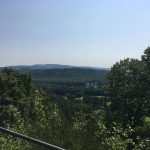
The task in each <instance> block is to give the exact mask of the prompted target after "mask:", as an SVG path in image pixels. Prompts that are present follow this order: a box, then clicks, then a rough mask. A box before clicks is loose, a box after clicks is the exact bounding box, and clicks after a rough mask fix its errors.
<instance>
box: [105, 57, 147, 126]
mask: <svg viewBox="0 0 150 150" xmlns="http://www.w3.org/2000/svg"><path fill="white" fill-rule="evenodd" d="M142 71H143V66H142V63H141V61H139V60H136V59H125V60H122V61H120V62H117V63H116V64H115V65H113V67H112V68H111V71H110V72H109V74H108V76H107V84H106V90H107V92H108V93H109V97H110V102H111V105H110V110H111V111H110V112H111V114H110V116H112V120H113V121H115V122H118V123H122V125H124V126H126V125H127V124H128V123H130V124H131V125H133V126H136V125H138V124H141V123H142V117H143V116H144V112H143V109H144V108H145V104H143V93H142V92H141V82H142V81H141V72H142Z"/></svg>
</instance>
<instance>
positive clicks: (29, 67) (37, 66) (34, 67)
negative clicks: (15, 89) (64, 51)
mask: <svg viewBox="0 0 150 150" xmlns="http://www.w3.org/2000/svg"><path fill="white" fill-rule="evenodd" d="M7 68H11V69H15V70H19V71H20V70H25V71H27V70H37V69H43V70H44V69H62V68H82V69H95V70H110V69H109V68H98V67H90V66H71V65H62V64H35V65H19V66H7Z"/></svg>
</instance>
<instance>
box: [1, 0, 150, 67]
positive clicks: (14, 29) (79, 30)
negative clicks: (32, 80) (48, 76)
mask: <svg viewBox="0 0 150 150" xmlns="http://www.w3.org/2000/svg"><path fill="white" fill-rule="evenodd" d="M149 6H150V1H149V0H0V66H10V65H32V64H66V65H75V66H93V67H111V66H112V65H113V64H114V63H115V62H117V61H119V60H120V59H125V58H127V57H129V58H137V59H140V57H141V55H142V54H143V52H144V50H145V49H146V48H147V47H148V46H149V45H150V9H149Z"/></svg>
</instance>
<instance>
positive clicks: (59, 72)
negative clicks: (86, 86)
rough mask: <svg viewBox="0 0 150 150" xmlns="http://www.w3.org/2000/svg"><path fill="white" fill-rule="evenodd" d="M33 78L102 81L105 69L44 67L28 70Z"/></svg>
mask: <svg viewBox="0 0 150 150" xmlns="http://www.w3.org/2000/svg"><path fill="white" fill-rule="evenodd" d="M29 73H30V74H31V75H32V77H33V80H41V81H47V80H48V81H59V82H64V81H70V82H85V81H101V82H103V81H104V79H105V77H106V74H107V73H108V71H107V70H94V69H82V68H63V69H45V70H41V69H38V70H30V71H29Z"/></svg>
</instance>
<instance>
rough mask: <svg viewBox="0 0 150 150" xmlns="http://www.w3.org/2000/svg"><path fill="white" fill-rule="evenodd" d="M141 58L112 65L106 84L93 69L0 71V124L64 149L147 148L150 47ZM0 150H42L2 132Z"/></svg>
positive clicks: (110, 149) (107, 149)
mask: <svg viewBox="0 0 150 150" xmlns="http://www.w3.org/2000/svg"><path fill="white" fill-rule="evenodd" d="M141 58H142V59H141V60H137V59H125V60H121V61H120V62H117V63H116V64H114V65H113V66H112V68H111V70H110V71H109V73H108V75H107V78H106V81H105V84H104V82H103V81H104V79H105V75H106V72H100V74H98V75H99V76H100V79H98V78H97V75H96V76H93V74H92V72H94V70H88V72H87V73H86V71H87V70H79V69H75V68H74V69H71V70H70V69H60V70H57V69H54V70H53V69H52V70H44V71H42V72H41V71H40V70H34V71H32V72H30V73H19V72H17V71H15V70H11V69H7V68H5V69H4V70H2V71H1V73H0V125H1V126H3V127H6V128H9V129H12V130H14V131H17V132H20V133H24V134H26V135H30V136H32V137H35V138H38V139H41V140H43V141H46V142H49V143H51V144H54V145H58V146H60V147H63V148H65V149H71V150H133V149H134V150H148V149H150V139H149V137H150V118H149V117H150V86H149V85H150V48H149V47H148V48H147V49H146V50H145V51H144V54H143V55H142V57H141ZM90 71H91V72H90ZM30 74H31V75H32V78H33V82H32V78H31V75H30ZM95 74H97V72H95ZM53 77H55V78H53ZM71 77H72V78H71ZM102 85H103V86H102ZM6 143H7V144H6ZM0 149H2V150H8V149H12V150H35V149H36V150H42V148H41V147H37V146H36V145H32V144H30V143H27V142H25V141H22V140H19V139H16V138H13V137H11V136H7V135H4V134H0Z"/></svg>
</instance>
